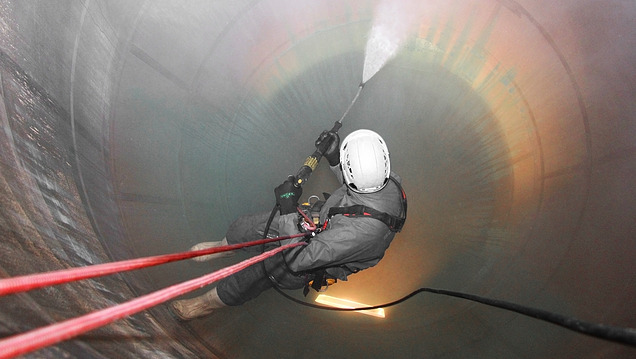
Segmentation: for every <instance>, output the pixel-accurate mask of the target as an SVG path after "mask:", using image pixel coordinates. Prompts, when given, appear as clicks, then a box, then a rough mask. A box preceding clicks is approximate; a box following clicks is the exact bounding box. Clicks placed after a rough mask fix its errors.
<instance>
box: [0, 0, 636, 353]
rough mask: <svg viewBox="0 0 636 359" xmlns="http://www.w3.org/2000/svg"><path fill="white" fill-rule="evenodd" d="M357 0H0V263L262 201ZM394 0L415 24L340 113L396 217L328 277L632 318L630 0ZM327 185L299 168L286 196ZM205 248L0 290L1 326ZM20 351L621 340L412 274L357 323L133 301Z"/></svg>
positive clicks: (120, 287)
mask: <svg viewBox="0 0 636 359" xmlns="http://www.w3.org/2000/svg"><path fill="white" fill-rule="evenodd" d="M377 5H378V4H377V2H375V1H363V0H358V1H346V2H343V1H335V0H333V1H320V2H317V1H289V0H261V1H254V0H251V1H237V0H232V1H229V0H228V1H214V2H207V1H178V2H175V1H138V2H130V1H96V0H87V1H84V2H71V1H57V2H49V1H29V2H8V1H3V2H2V5H1V6H0V20H2V21H1V22H0V26H1V28H2V37H0V41H1V50H2V51H1V53H0V55H1V57H0V60H1V64H2V66H1V69H0V71H1V72H0V74H1V80H2V99H3V101H2V104H1V106H2V107H1V108H0V114H1V115H2V116H1V120H2V126H3V131H2V133H0V136H1V137H2V138H1V140H0V143H1V145H0V152H1V157H0V158H1V161H0V165H2V171H1V173H2V177H1V179H2V182H0V189H1V190H2V193H1V194H2V220H3V222H2V237H3V240H2V245H3V251H4V252H5V253H6V254H5V256H3V258H2V259H1V260H0V263H1V267H0V268H2V272H3V275H17V274H21V273H30V272H37V271H41V270H49V269H56V268H63V267H67V266H77V265H86V264H89V263H99V262H104V261H109V260H119V259H126V258H133V257H139V256H146V255H152V254H159V253H168V252H173V251H181V250H185V249H187V248H188V247H190V246H191V245H192V244H194V243H196V242H199V241H202V240H209V239H216V238H221V237H223V235H224V231H225V229H226V228H227V226H228V225H229V223H231V221H232V220H233V219H234V218H235V217H236V216H238V215H240V214H242V213H246V212H252V211H267V210H269V208H270V207H271V206H272V205H273V196H272V188H273V187H274V186H276V185H277V184H278V183H279V182H280V181H282V180H283V179H284V178H285V177H286V176H287V175H288V174H289V173H294V172H295V171H296V170H297V168H298V167H299V165H300V164H301V163H302V161H303V159H304V158H305V156H307V155H308V154H309V153H311V151H312V150H313V149H312V147H313V140H314V139H315V137H316V136H317V135H318V134H319V133H320V131H322V130H323V129H327V128H330V127H331V125H332V124H333V121H335V120H337V119H339V118H340V117H341V116H342V114H343V112H344V110H345V109H346V108H347V106H348V105H349V103H350V101H351V100H352V99H353V96H354V95H355V93H356V91H357V89H358V85H359V84H360V82H361V78H362V72H363V64H364V61H365V51H364V50H365V45H366V41H367V38H368V36H369V30H370V29H371V27H372V25H373V21H374V19H377V18H378V14H377V13H374V11H375V9H377ZM411 5H418V6H417V8H415V7H413V8H412V9H410V10H412V12H411V14H412V15H413V14H414V15H415V18H416V19H417V21H416V24H417V26H415V27H414V28H413V31H412V32H411V35H410V36H409V37H408V39H407V41H406V43H405V44H404V46H403V47H402V48H401V50H400V52H399V53H398V54H397V56H396V57H395V58H394V59H392V60H391V61H389V62H388V63H386V64H385V65H384V67H383V68H382V69H381V70H380V71H379V72H378V73H377V74H376V75H375V76H373V77H372V78H371V79H370V80H369V81H367V83H366V86H365V87H364V89H363V91H362V93H361V95H360V98H359V99H358V101H357V102H356V104H355V106H354V107H353V108H352V110H351V112H350V113H349V115H348V116H347V118H346V119H345V120H344V126H343V128H342V131H341V135H342V136H344V135H346V134H347V133H349V132H351V131H353V130H355V129H358V128H370V129H373V130H376V131H378V132H380V133H381V134H382V135H383V136H384V137H385V139H386V140H387V142H388V144H389V149H390V151H391V154H392V163H393V168H394V169H395V171H397V172H398V173H399V174H400V175H401V176H402V177H403V178H404V185H405V189H406V191H407V193H408V195H409V207H410V208H409V220H408V222H407V226H406V227H405V229H404V231H403V232H402V233H400V234H399V235H398V236H397V237H396V240H395V241H394V243H393V244H392V245H391V248H390V249H389V251H388V252H387V254H386V257H385V258H384V259H383V261H382V262H381V263H380V264H379V265H378V266H377V267H375V268H373V269H372V270H368V271H365V272H362V273H359V274H357V275H355V276H353V277H352V278H351V280H350V281H348V282H347V283H343V284H338V285H337V286H335V287H333V288H331V289H329V291H330V294H332V295H338V296H347V297H350V298H352V299H355V300H357V301H360V302H363V303H369V304H377V303H383V302H388V301H391V300H394V299H397V298H399V297H401V296H403V295H405V294H407V293H410V292H411V291H413V290H415V289H417V288H420V287H423V286H432V287H440V288H446V289H451V290H460V291H468V292H472V293H475V294H480V295H486V296H490V297H495V298H500V299H505V300H509V301H515V302H519V303H522V304H527V305H531V306H535V307H539V308H542V309H547V310H551V311H555V312H559V313H562V314H567V315H573V316H577V317H579V318H581V319H584V320H589V321H595V322H604V323H608V324H615V325H620V326H631V327H634V326H636V320H635V319H634V308H633V305H632V303H633V298H634V296H635V295H636V275H635V274H634V273H635V272H634V270H633V263H634V260H635V259H636V240H635V238H636V220H635V216H634V213H636V193H635V189H634V186H633V182H634V179H635V178H636V147H635V145H634V143H635V142H634V139H635V138H636V109H635V107H634V106H635V105H634V101H633V99H634V89H635V88H636V79H635V78H634V73H636V68H635V67H636V56H635V55H636V54H635V51H636V50H634V48H635V47H634V39H635V38H636V30H635V28H634V26H633V18H634V16H635V15H636V5H635V4H634V3H633V2H631V1H618V0H615V1H603V2H601V1H594V0H587V1H574V0H571V1H559V2H550V1H523V0H520V1H510V0H505V1H504V0H488V1H476V0H474V1H468V0H465V1H460V0H453V1H430V2H426V3H424V4H419V2H413V4H411ZM409 6H410V5H409ZM336 185H337V183H335V182H334V180H333V179H331V177H330V175H329V173H328V170H325V168H323V167H320V168H319V169H318V170H317V171H316V173H315V174H314V176H313V177H312V179H311V181H310V182H309V183H308V185H307V187H306V188H305V194H307V195H309V194H312V193H321V192H323V191H329V190H331V189H333V188H335V186H336ZM229 263H231V261H229V260H227V261H226V260H223V261H219V262H218V263H215V264H212V265H209V264H205V265H203V264H199V263H178V264H171V265H168V266H164V267H162V268H154V269H149V270H144V271H139V272H134V273H130V274H125V275H122V276H114V277H109V278H105V279H100V280H95V281H85V282H82V283H77V284H71V285H64V286H60V287H59V288H54V289H44V290H39V291H35V292H33V293H29V294H28V295H20V296H15V297H6V298H0V306H1V307H2V308H3V309H2V310H1V311H0V323H1V324H2V326H1V328H2V330H3V331H4V332H5V333H7V334H8V333H14V332H20V331H24V330H27V329H28V328H32V327H35V326H38V325H42V324H44V323H47V322H53V321H58V320H61V319H63V318H67V317H70V316H74V315H77V314H78V313H83V312H87V311H90V310H91V309H95V308H101V307H104V306H107V305H112V304H114V303H118V302H122V301H124V300H126V299H128V298H132V297H134V296H136V295H139V294H143V293H147V292H150V291H152V290H155V289H158V288H161V287H164V286H166V285H168V284H172V283H176V282H178V281H181V280H184V279H189V278H192V277H194V276H196V275H198V274H202V273H206V272H209V271H210V270H212V269H215V268H218V267H221V266H223V265H227V264H229ZM295 295H298V294H295ZM299 297H300V296H299ZM311 299H312V298H311V296H310V297H308V300H311ZM40 354H42V355H44V356H47V357H58V356H61V355H62V354H64V355H70V356H74V357H82V358H84V357H95V358H99V357H140V356H142V357H143V356H154V357H193V356H194V357H196V356H198V357H215V356H216V357H228V358H235V357H239V358H250V357H310V358H313V357H333V358H340V357H342V358H345V357H346V358H349V357H435V358H439V357H445V358H464V357H484V358H510V357H523V358H539V357H568V358H596V357H630V356H633V355H634V354H635V352H634V350H633V349H631V348H628V347H625V346H621V345H618V344H614V343H608V342H605V341H601V340H598V339H594V338H588V337H584V336H581V335H578V334H574V333H571V332H568V331H566V330H564V329H561V328H558V327H556V326H552V325H549V324H546V323H542V322H538V321H535V320H532V319H528V318H524V317H520V316H518V315H514V314H511V313H506V312H502V311H500V310H495V309H492V308H487V307H483V306H480V305H477V304H471V303H467V302H462V301H459V300H456V299H450V298H440V297H435V296H432V295H420V296H418V297H416V298H413V299H411V300H410V301H408V302H407V303H405V304H402V305H400V306H399V307H395V308H391V309H388V310H387V319H385V320H383V321H377V320H375V319H372V318H359V316H355V315H351V314H350V313H330V312H329V313H324V312H320V311H316V310H311V309H306V308H304V307H299V306H297V305H295V304H292V303H290V302H287V301H285V300H284V299H283V298H281V297H280V296H279V295H278V294H277V293H275V292H271V293H269V292H268V293H265V294H263V295H262V296H261V297H259V298H257V299H256V300H255V301H253V302H250V303H248V304H246V305H245V306H242V307H240V308H230V309H228V310H225V311H222V312H219V313H216V314H215V315H213V316H212V317H210V318H206V319H202V320H196V321H193V322H191V323H187V324H183V323H176V322H175V321H174V320H173V319H172V318H171V317H170V316H169V315H168V313H167V311H166V309H165V308H164V307H158V308H154V309H152V310H150V311H148V312H147V313H145V314H140V315H137V316H134V317H132V318H130V319H129V320H125V321H120V322H118V323H116V324H114V325H112V326H109V327H107V328H104V329H100V330H99V331H95V332H92V333H90V334H87V335H86V336H84V337H82V338H80V339H78V340H72V341H69V342H66V343H63V344H61V345H59V346H56V347H53V348H48V349H45V350H43V351H41V352H40Z"/></svg>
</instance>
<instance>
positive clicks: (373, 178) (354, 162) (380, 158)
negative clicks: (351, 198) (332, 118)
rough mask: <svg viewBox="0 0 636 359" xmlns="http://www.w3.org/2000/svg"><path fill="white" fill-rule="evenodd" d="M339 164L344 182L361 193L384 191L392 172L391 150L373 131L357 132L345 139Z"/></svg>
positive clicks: (341, 147)
mask: <svg viewBox="0 0 636 359" xmlns="http://www.w3.org/2000/svg"><path fill="white" fill-rule="evenodd" d="M340 165H341V166H342V175H343V177H344V181H345V183H346V184H347V186H349V188H351V190H353V191H354V192H358V193H373V192H377V191H379V190H381V189H382V188H384V186H385V185H386V183H387V182H388V179H389V175H390V174H391V161H390V160H389V149H388V148H387V146H386V144H385V143H384V140H383V139H382V137H380V135H378V134H377V133H375V132H373V131H371V130H357V131H354V132H352V133H351V134H349V136H347V137H346V138H345V139H344V141H342V145H341V146H340Z"/></svg>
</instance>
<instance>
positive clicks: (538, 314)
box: [274, 286, 636, 347]
mask: <svg viewBox="0 0 636 359" xmlns="http://www.w3.org/2000/svg"><path fill="white" fill-rule="evenodd" d="M274 288H275V289H276V290H277V291H278V292H279V293H280V294H282V295H283V296H284V297H285V298H287V299H289V300H291V301H293V302H295V303H298V304H301V305H304V306H307V307H311V308H314V309H322V310H333V311H345V312H350V311H360V310H372V309H379V308H387V307H391V306H394V305H396V304H400V303H402V302H404V301H406V300H408V299H410V298H412V297H413V296H415V295H417V294H419V293H422V292H429V293H434V294H442V295H447V296H451V297H456V298H462V299H466V300H470V301H473V302H478V303H481V304H485V305H489V306H491V307H496V308H501V309H505V310H508V311H512V312H516V313H519V314H522V315H525V316H528V317H532V318H535V319H539V320H543V321H546V322H549V323H552V324H556V325H559V326H561V327H564V328H567V329H569V330H572V331H575V332H577V333H580V334H585V335H589V336H592V337H596V338H599V339H605V340H609V341H613V342H616V343H621V344H626V345H630V346H634V347H636V329H634V328H623V327H616V326H610V325H605V324H597V323H590V322H584V321H582V320H579V319H577V318H573V317H568V316H565V315H561V314H557V313H552V312H549V311H546V310H542V309H537V308H532V307H527V306H524V305H521V304H517V303H512V302H507V301H503V300H498V299H492V298H486V297H480V296H477V295H474V294H468V293H462V292H454V291H450V290H445V289H435V288H420V289H418V290H415V291H413V292H412V293H410V294H408V295H406V296H404V297H402V298H400V299H398V300H396V301H393V302H389V303H385V304H380V305H374V306H370V307H360V308H334V307H327V306H323V305H316V304H312V303H308V302H305V301H302V300H299V299H296V298H294V297H291V296H289V295H288V294H287V293H285V292H283V291H282V290H280V288H278V287H276V286H274Z"/></svg>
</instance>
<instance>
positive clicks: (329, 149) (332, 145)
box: [316, 131, 340, 166]
mask: <svg viewBox="0 0 636 359" xmlns="http://www.w3.org/2000/svg"><path fill="white" fill-rule="evenodd" d="M316 150H317V151H318V152H320V153H321V154H322V155H323V157H325V158H326V159H327V161H329V165H330V166H336V165H338V163H340V136H338V134H337V133H336V132H331V131H322V133H321V134H320V136H318V139H317V140H316Z"/></svg>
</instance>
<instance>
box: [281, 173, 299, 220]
mask: <svg viewBox="0 0 636 359" xmlns="http://www.w3.org/2000/svg"><path fill="white" fill-rule="evenodd" d="M274 194H275V195H276V204H277V205H278V207H279V208H280V214H281V215H283V214H289V213H294V212H296V208H297V207H298V200H299V199H300V196H301V195H302V194H303V189H302V188H301V187H296V186H294V176H289V177H288V178H287V180H285V182H283V183H282V184H281V185H280V186H278V187H276V188H275V189H274Z"/></svg>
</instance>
